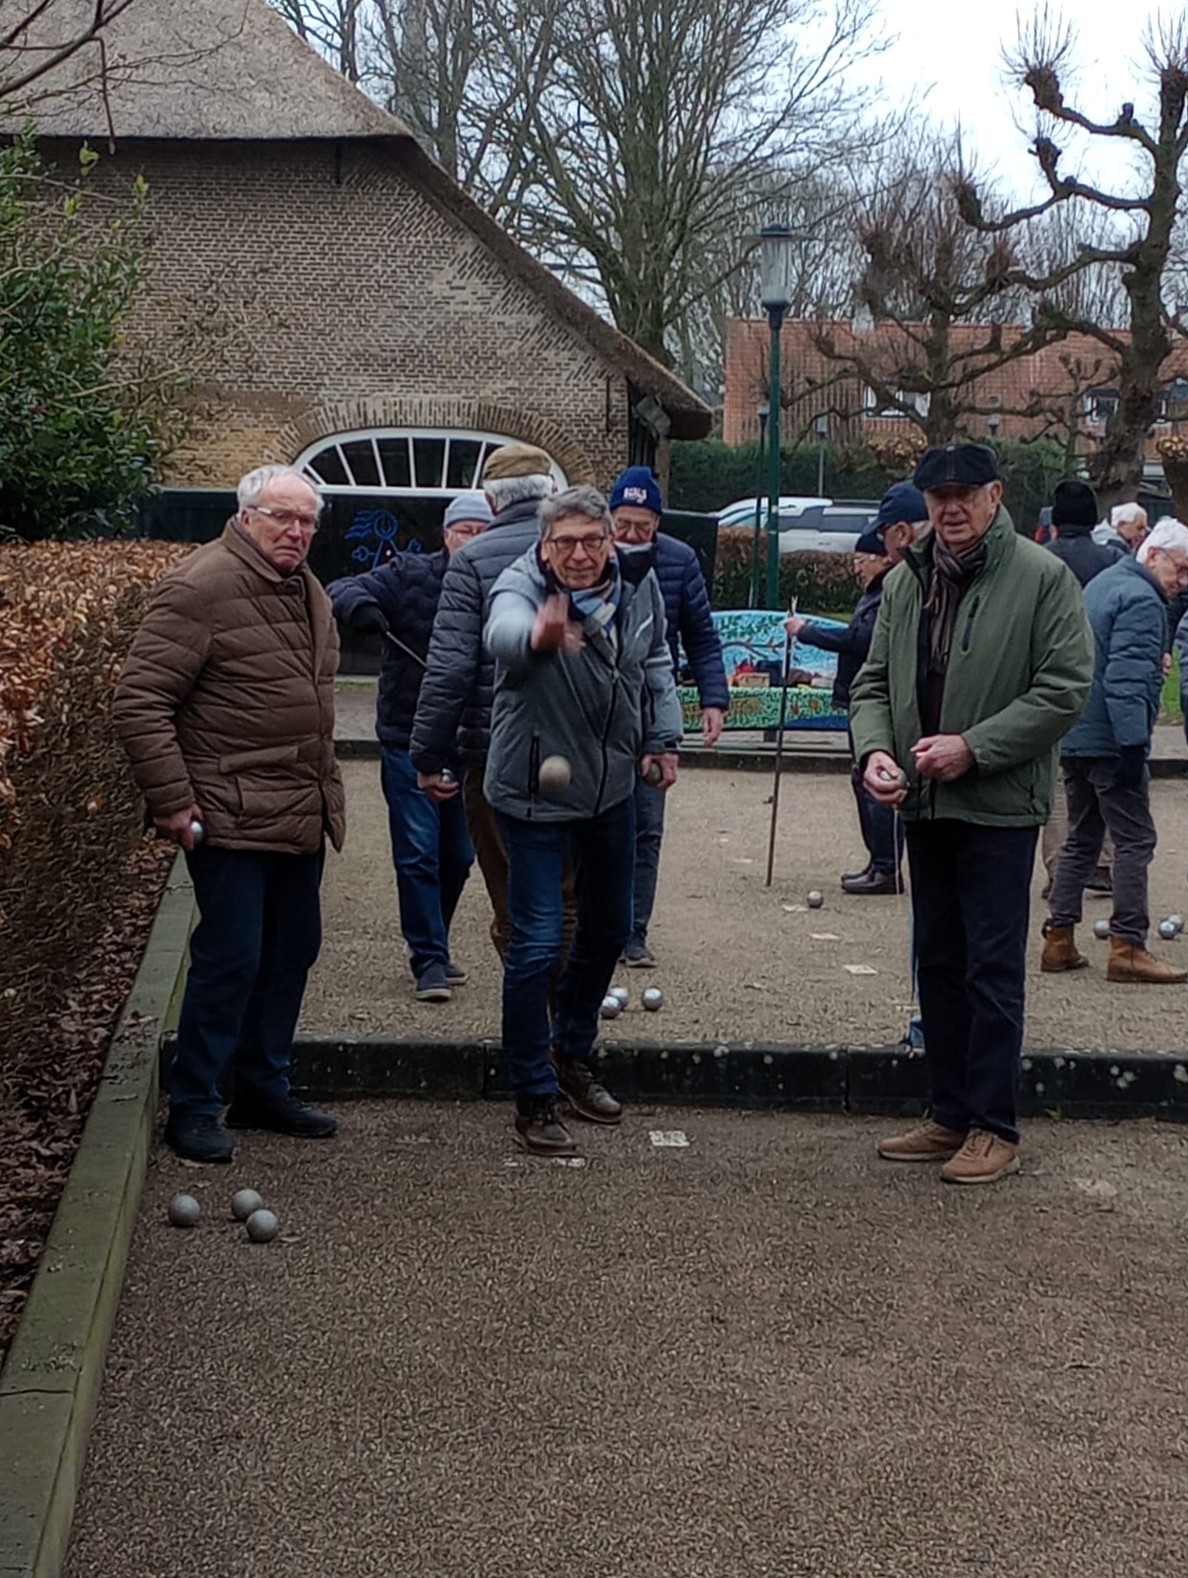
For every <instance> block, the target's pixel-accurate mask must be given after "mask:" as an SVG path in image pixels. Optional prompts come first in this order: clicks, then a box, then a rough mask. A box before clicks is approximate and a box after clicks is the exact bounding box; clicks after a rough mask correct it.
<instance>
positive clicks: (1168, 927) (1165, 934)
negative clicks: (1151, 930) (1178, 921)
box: [1159, 920, 1179, 942]
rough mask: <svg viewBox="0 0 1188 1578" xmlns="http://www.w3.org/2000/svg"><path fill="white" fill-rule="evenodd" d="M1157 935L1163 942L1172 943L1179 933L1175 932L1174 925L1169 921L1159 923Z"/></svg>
mask: <svg viewBox="0 0 1188 1578" xmlns="http://www.w3.org/2000/svg"><path fill="white" fill-rule="evenodd" d="M1159 935H1160V936H1161V937H1162V938H1163V940H1164V942H1172V941H1174V940H1175V938H1176V937H1178V936H1179V932H1178V931H1177V930H1176V928H1175V925H1174V924H1173V923H1172V922H1171V921H1169V920H1165V921H1160V922H1159Z"/></svg>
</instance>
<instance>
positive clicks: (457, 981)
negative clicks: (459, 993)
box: [446, 959, 470, 986]
mask: <svg viewBox="0 0 1188 1578" xmlns="http://www.w3.org/2000/svg"><path fill="white" fill-rule="evenodd" d="M469 979H470V971H469V970H464V969H463V968H462V966H461V965H460V964H455V963H454V961H453V960H452V959H447V960H446V980H447V981H448V982H449V983H450V985H451V986H465V985H466V983H467V981H469Z"/></svg>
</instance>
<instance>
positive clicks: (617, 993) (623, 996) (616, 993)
mask: <svg viewBox="0 0 1188 1578" xmlns="http://www.w3.org/2000/svg"><path fill="white" fill-rule="evenodd" d="M606 995H607V996H608V997H617V998H618V999H619V1001H620V1003H622V1005H623V1007H624V1008H626V1006H627V1004H628V1003H629V1002H630V1001H631V988H630V987H629V986H612V987H611V989H610V991H609V992H608V993H607V994H606Z"/></svg>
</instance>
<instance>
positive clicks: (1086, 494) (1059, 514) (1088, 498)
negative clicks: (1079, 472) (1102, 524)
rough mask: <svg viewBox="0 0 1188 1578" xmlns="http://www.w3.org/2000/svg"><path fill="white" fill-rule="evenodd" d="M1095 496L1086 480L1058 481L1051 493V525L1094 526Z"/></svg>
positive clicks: (1096, 519)
mask: <svg viewBox="0 0 1188 1578" xmlns="http://www.w3.org/2000/svg"><path fill="white" fill-rule="evenodd" d="M1100 519H1101V517H1100V516H1099V515H1098V513H1097V497H1096V495H1095V494H1094V492H1093V489H1092V488H1091V487H1090V486H1089V484H1088V483H1087V482H1069V481H1065V482H1058V483H1057V484H1056V491H1055V492H1054V493H1053V494H1052V525H1053V526H1096V525H1097V523H1098V521H1099V520H1100Z"/></svg>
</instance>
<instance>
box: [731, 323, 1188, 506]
mask: <svg viewBox="0 0 1188 1578" xmlns="http://www.w3.org/2000/svg"><path fill="white" fill-rule="evenodd" d="M821 327H822V326H821V325H818V324H817V323H815V322H809V321H807V320H804V319H789V320H787V321H786V322H785V324H784V328H783V333H782V335H781V337H780V362H781V370H782V376H783V385H784V398H785V405H784V407H783V417H782V423H783V439H784V442H786V443H789V444H791V443H794V442H796V441H797V440H799V441H801V442H814V441H820V440H822V439H826V440H828V441H829V442H831V443H836V444H847V443H858V442H867V443H869V442H871V441H872V440H875V439H880V438H884V439H886V438H894V437H896V436H898V435H901V434H903V433H905V432H906V431H911V430H912V429H913V428H914V427H915V424H914V423H913V421H912V419H911V418H910V416H908V415H907V414H906V413H904V412H903V411H902V410H900V409H899V408H898V406H895V407H894V408H892V407H889V406H888V404H887V403H886V402H884V401H880V400H879V398H878V397H877V396H876V394H875V393H874V391H873V390H872V389H871V388H870V387H869V386H867V385H866V384H865V383H864V381H863V380H862V379H861V378H860V377H858V376H857V375H856V374H855V373H854V372H853V371H852V369H851V368H850V367H848V366H847V364H846V363H845V362H841V361H836V360H833V359H831V358H830V357H828V356H827V355H825V353H824V352H823V351H822V350H821V349H820V347H819V345H818V344H817V341H816V336H817V335H818V334H819V333H820V332H821ZM824 328H825V330H826V332H827V333H828V334H829V335H830V336H831V337H832V340H833V343H834V345H835V347H836V349H837V350H838V351H841V352H844V351H845V350H847V349H849V348H853V349H854V350H855V351H856V352H857V353H858V354H859V355H861V357H862V358H863V360H864V362H866V363H867V364H868V365H870V366H873V367H874V368H876V369H879V370H880V371H881V370H882V369H883V368H885V369H886V373H885V377H886V380H887V381H888V382H889V383H890V384H892V386H894V383H895V379H894V376H893V374H892V371H891V370H892V369H893V368H894V367H895V366H896V365H897V357H898V355H899V346H900V344H902V339H903V334H902V330H900V329H899V328H898V327H897V326H896V325H893V324H883V325H878V326H876V327H873V328H858V327H855V326H853V325H851V324H849V323H844V322H833V323H829V324H826V325H824ZM986 333H987V330H986V327H985V326H984V325H965V324H962V325H958V326H955V327H954V329H953V331H952V339H951V342H950V343H951V345H952V347H953V350H954V352H955V353H959V352H960V350H961V348H962V347H963V346H967V345H968V346H975V345H977V346H980V345H982V344H984V343H985V339H986ZM1022 333H1023V330H1022V328H1021V327H1019V326H1007V327H1004V329H1003V331H1002V334H1003V340H1004V343H1006V344H1007V345H1009V344H1010V343H1011V341H1012V339H1017V338H1018V337H1019V336H1020V335H1021V334H1022ZM1119 337H1120V338H1121V337H1123V336H1122V335H1121V334H1120V335H1119ZM769 345H770V330H769V328H768V325H767V321H766V319H751V318H732V319H730V320H729V322H728V323H727V326H726V391H725V403H724V409H723V419H722V427H723V437H724V439H725V440H726V442H727V443H728V444H742V443H747V442H748V441H752V440H754V439H756V438H757V437H758V436H759V416H758V408H759V405H760V404H761V403H766V401H767V391H768V378H769V366H770V363H769V359H768V358H769ZM898 365H902V361H899V362H898ZM1164 373H1165V377H1166V389H1165V396H1164V406H1163V420H1162V421H1161V422H1160V423H1159V424H1157V426H1156V427H1155V428H1154V429H1153V430H1152V432H1151V434H1150V436H1149V439H1148V443H1147V455H1148V463H1147V472H1148V475H1149V476H1150V477H1152V478H1157V477H1159V476H1161V475H1162V471H1161V467H1160V463H1159V459H1158V456H1157V454H1156V451H1155V447H1154V446H1155V444H1156V442H1157V441H1158V440H1159V438H1160V437H1162V436H1163V435H1164V434H1165V433H1170V432H1171V431H1173V430H1174V429H1176V428H1179V427H1181V425H1182V426H1183V427H1184V429H1185V430H1186V431H1188V346H1185V345H1183V344H1181V345H1179V346H1177V348H1176V349H1175V351H1173V353H1172V355H1171V356H1170V357H1169V358H1168V361H1167V365H1166V367H1165V369H1164ZM899 392H900V395H901V398H902V399H903V400H904V401H914V402H918V407H917V408H918V409H919V410H920V411H921V413H922V414H924V413H926V411H927V404H926V399H927V397H926V396H922V395H912V394H910V393H909V392H907V391H899ZM1117 397H1118V394H1117V388H1116V385H1115V384H1114V383H1113V381H1112V367H1111V362H1110V354H1109V351H1108V350H1107V349H1106V347H1104V346H1103V345H1101V344H1100V343H1099V342H1098V341H1097V340H1094V339H1091V338H1089V337H1088V336H1086V335H1071V336H1069V338H1068V339H1066V340H1062V341H1060V342H1059V343H1057V344H1054V345H1049V346H1047V347H1045V348H1044V349H1043V350H1040V351H1036V352H1034V353H1033V354H1032V355H1030V356H1026V357H1020V358H1019V359H1018V360H1017V361H1013V362H1007V363H1005V364H1004V365H1003V366H1001V367H999V368H997V369H996V370H994V371H992V372H988V373H986V374H985V375H984V376H982V377H980V378H977V379H975V380H974V381H973V382H972V383H971V385H970V403H971V404H972V405H974V406H976V407H978V408H980V409H979V410H978V412H977V414H971V415H970V416H969V418H968V420H967V423H966V427H967V431H968V433H969V436H970V437H973V438H1001V439H1026V438H1035V437H1038V436H1040V435H1041V434H1044V435H1046V436H1047V437H1050V438H1052V439H1053V440H1055V441H1056V442H1057V443H1059V444H1068V443H1070V442H1075V444H1076V448H1077V452H1078V453H1080V454H1084V453H1085V452H1086V451H1087V450H1088V449H1090V448H1091V447H1092V445H1093V442H1094V439H1095V437H1097V436H1099V435H1100V434H1101V433H1102V432H1103V431H1104V429H1105V423H1106V420H1107V418H1108V417H1109V415H1110V412H1111V410H1112V409H1113V407H1114V405H1115V404H1116V403H1117ZM1036 406H1040V407H1042V408H1043V410H1042V412H1037V413H1036V414H1032V415H1020V414H1018V413H1020V412H1026V411H1029V410H1031V409H1032V408H1033V407H1036Z"/></svg>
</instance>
